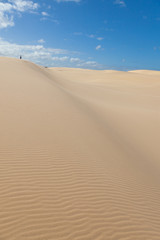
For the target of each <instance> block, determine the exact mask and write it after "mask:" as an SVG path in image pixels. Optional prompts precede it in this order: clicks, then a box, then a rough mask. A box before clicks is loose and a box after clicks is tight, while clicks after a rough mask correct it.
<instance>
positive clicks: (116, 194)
mask: <svg viewBox="0 0 160 240" xmlns="http://www.w3.org/2000/svg"><path fill="white" fill-rule="evenodd" d="M159 143H160V76H159V75H158V74H154V72H153V74H147V73H146V72H145V73H144V72H143V73H141V72H136V73H135V72H134V73H133V72H117V71H91V70H82V69H65V68H53V69H46V68H43V67H39V66H37V65H34V64H32V63H30V62H27V61H20V60H16V59H9V58H0V239H1V240H144V239H145V240H159V239H160V148H159Z"/></svg>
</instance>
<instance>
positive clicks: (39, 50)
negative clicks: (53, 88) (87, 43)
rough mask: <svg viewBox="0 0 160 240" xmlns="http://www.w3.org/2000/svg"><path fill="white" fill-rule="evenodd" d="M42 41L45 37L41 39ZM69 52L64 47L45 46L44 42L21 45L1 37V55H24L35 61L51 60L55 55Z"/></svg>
mask: <svg viewBox="0 0 160 240" xmlns="http://www.w3.org/2000/svg"><path fill="white" fill-rule="evenodd" d="M40 40H41V42H42V40H43V39H40ZM68 53H69V52H68V51H67V50H64V49H54V48H45V47H44V46H43V45H42V44H39V45H20V44H16V43H10V42H8V41H5V40H3V39H1V38H0V55H1V56H8V57H19V56H20V55H22V57H23V58H24V59H27V60H31V61H33V62H36V63H38V62H41V63H43V61H45V60H47V61H51V60H52V58H53V57H54V55H64V54H68Z"/></svg>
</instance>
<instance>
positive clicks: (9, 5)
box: [0, 0, 38, 28]
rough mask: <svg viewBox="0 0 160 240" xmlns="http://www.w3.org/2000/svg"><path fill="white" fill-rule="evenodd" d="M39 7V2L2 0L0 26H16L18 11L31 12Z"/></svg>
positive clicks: (0, 4) (0, 3)
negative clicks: (15, 17) (15, 18)
mask: <svg viewBox="0 0 160 240" xmlns="http://www.w3.org/2000/svg"><path fill="white" fill-rule="evenodd" d="M37 8H38V3H34V2H33V1H24V0H8V1H3V0H2V1H1V2H0V28H7V27H9V26H10V27H12V26H14V16H15V14H16V13H23V12H31V11H33V10H36V9H37Z"/></svg>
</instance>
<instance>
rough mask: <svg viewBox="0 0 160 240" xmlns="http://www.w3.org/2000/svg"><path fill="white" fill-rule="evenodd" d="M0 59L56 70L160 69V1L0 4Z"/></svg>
mask: <svg viewBox="0 0 160 240" xmlns="http://www.w3.org/2000/svg"><path fill="white" fill-rule="evenodd" d="M0 55H1V56H11V57H19V55H22V56H23V58H24V59H28V60H31V61H33V62H35V63H37V64H41V65H44V66H51V67H54V66H55V67H58V66H59V67H80V68H90V69H117V70H131V69H154V70H160V1H159V0H154V1H153V0H32V1H29V0H25V1H24V0H0Z"/></svg>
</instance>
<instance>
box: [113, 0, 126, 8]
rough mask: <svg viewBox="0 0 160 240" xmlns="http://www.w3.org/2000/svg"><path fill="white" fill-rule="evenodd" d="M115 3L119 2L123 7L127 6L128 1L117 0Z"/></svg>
mask: <svg viewBox="0 0 160 240" xmlns="http://www.w3.org/2000/svg"><path fill="white" fill-rule="evenodd" d="M114 4H117V5H119V6H121V7H126V3H125V1H123V0H115V1H114Z"/></svg>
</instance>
